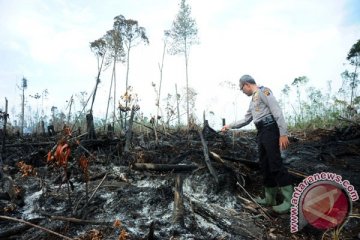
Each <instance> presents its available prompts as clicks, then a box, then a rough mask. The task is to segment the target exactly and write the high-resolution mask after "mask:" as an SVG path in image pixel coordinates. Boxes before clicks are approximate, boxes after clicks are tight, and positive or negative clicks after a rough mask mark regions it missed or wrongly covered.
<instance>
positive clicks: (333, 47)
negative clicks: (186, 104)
mask: <svg viewBox="0 0 360 240" xmlns="http://www.w3.org/2000/svg"><path fill="white" fill-rule="evenodd" d="M179 3H180V0H176V1H175V0H121V1H119V0H104V1H95V0H76V1H70V0H46V1H45V0H42V1H41V0H15V1H8V0H0V39H1V40H0V55H1V58H0V108H1V109H3V110H4V106H5V97H6V98H7V99H8V101H9V113H10V118H11V116H12V115H13V118H12V120H14V119H15V118H16V117H15V115H16V114H18V113H19V112H20V109H21V107H20V102H21V98H20V94H21V91H20V90H19V86H20V85H21V79H22V78H23V77H25V78H26V79H27V80H28V88H27V89H26V91H25V94H26V99H27V105H28V106H32V109H31V111H30V109H29V108H27V110H26V111H27V112H26V113H25V114H33V113H34V111H35V109H39V106H40V105H41V106H42V108H43V109H45V111H46V114H47V115H50V108H51V106H56V107H58V109H60V110H63V111H64V112H65V113H66V112H67V111H68V110H67V109H66V107H67V105H68V104H67V101H68V100H69V99H70V97H71V96H72V95H75V94H79V93H80V92H84V91H85V92H87V93H89V94H90V93H91V92H92V90H93V88H94V86H95V78H96V76H97V62H96V57H95V56H94V54H93V53H92V52H91V50H90V48H89V43H90V42H91V41H94V40H96V39H99V38H100V37H102V36H103V35H104V34H105V33H106V31H108V30H110V29H111V28H112V26H113V19H114V17H115V16H118V15H123V16H124V17H125V18H127V19H134V20H137V21H138V22H139V25H140V26H142V27H144V28H145V29H146V34H147V36H148V38H149V42H150V43H149V45H139V46H137V47H135V48H134V49H133V50H132V53H131V55H130V56H131V60H130V73H129V85H131V86H132V87H133V88H134V92H136V93H137V94H138V96H139V104H140V107H141V111H142V112H143V113H144V115H145V116H148V117H150V116H151V115H154V114H155V113H156V107H155V101H156V95H155V91H154V89H153V87H152V82H154V83H155V84H156V85H157V86H158V85H159V79H160V71H159V63H160V62H161V57H162V51H163V32H164V30H167V29H170V28H171V24H172V22H173V20H174V19H175V17H176V14H177V13H178V11H179ZM187 3H188V4H189V5H190V7H191V13H192V17H193V18H194V19H195V21H196V24H197V27H198V37H199V44H198V45H193V46H192V47H191V50H190V58H189V86H190V87H192V88H193V89H195V91H196V92H197V93H198V95H197V101H196V113H197V119H198V121H199V122H201V121H202V113H203V111H205V113H206V115H207V116H208V117H209V118H211V121H210V124H212V125H214V126H217V127H218V126H219V124H220V123H221V119H222V118H226V119H227V122H232V121H234V120H239V119H240V118H241V117H242V116H243V115H244V114H245V112H246V110H247V107H248V103H249V101H250V99H249V98H248V97H246V96H245V95H243V94H242V93H241V92H240V91H239V89H235V90H232V89H229V88H226V87H224V85H223V84H222V83H224V82H226V81H227V82H231V83H233V84H235V85H236V86H237V85H238V81H239V78H240V77H241V76H242V75H243V74H250V75H252V76H253V77H254V79H255V80H256V81H257V83H258V84H259V85H264V86H267V87H269V88H270V89H272V91H273V93H274V95H275V96H276V97H277V98H280V94H281V90H282V89H283V88H284V86H285V84H288V85H290V84H291V83H292V81H293V80H294V79H295V78H296V77H299V76H307V77H308V78H309V79H310V82H309V85H311V86H315V87H317V88H320V89H325V87H326V86H327V82H328V81H329V80H331V81H332V86H333V87H332V89H333V90H334V91H336V90H337V89H338V88H339V87H341V83H342V79H341V75H340V74H341V73H342V72H343V71H344V70H345V69H346V68H347V67H348V66H347V65H344V64H345V63H346V62H347V61H346V56H347V53H348V51H349V50H350V48H351V47H352V45H353V44H354V43H356V42H357V41H358V40H359V39H360V14H359V12H360V1H358V0H316V1H314V0H302V1H296V0H288V1H283V0H253V1H249V0H223V1H208V0H187ZM110 76H111V71H110V69H109V70H106V71H104V72H103V73H102V74H101V77H100V78H101V83H100V85H99V89H98V93H97V97H96V100H95V104H94V115H95V116H97V117H102V118H103V117H104V116H105V109H106V105H107V97H108V94H109V87H110V79H111V78H110ZM125 76H126V65H125V64H119V65H118V66H117V89H118V96H119V95H120V94H121V93H123V92H124V91H125ZM185 83H186V81H185V60H184V57H183V56H180V55H178V56H171V55H169V54H166V55H165V62H164V70H163V83H162V93H161V94H162V97H161V98H162V99H163V98H164V97H166V95H167V94H173V95H174V94H175V84H177V86H178V89H179V91H181V90H182V89H183V88H184V87H185ZM45 89H47V90H48V92H49V94H48V96H47V99H44V100H43V101H42V102H41V103H40V100H39V101H36V100H34V99H32V98H31V97H29V95H35V94H36V93H39V94H41V93H42V92H43V91H44V90H45ZM293 96H294V98H295V95H293ZM290 97H292V96H290ZM75 100H76V99H75ZM161 106H162V108H163V112H165V109H164V108H165V102H164V101H162V102H161ZM75 110H77V111H79V110H81V109H80V108H79V107H77V109H75ZM210 112H211V114H210Z"/></svg>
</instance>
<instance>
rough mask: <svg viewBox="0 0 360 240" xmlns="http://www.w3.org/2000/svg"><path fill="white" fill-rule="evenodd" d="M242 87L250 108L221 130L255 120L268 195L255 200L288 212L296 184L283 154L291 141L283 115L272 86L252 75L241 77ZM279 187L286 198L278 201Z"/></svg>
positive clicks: (277, 210)
mask: <svg viewBox="0 0 360 240" xmlns="http://www.w3.org/2000/svg"><path fill="white" fill-rule="evenodd" d="M240 90H241V91H243V93H244V94H246V95H247V96H249V97H250V96H251V97H252V100H251V102H250V105H249V109H248V111H247V113H246V114H245V118H244V119H243V120H240V121H238V122H234V123H232V124H229V125H225V126H224V127H223V128H222V131H227V130H229V129H235V128H241V127H243V126H245V125H248V124H249V123H250V122H251V121H254V123H255V126H256V128H257V130H258V133H257V141H258V150H259V158H260V165H261V169H262V172H263V177H264V187H265V198H257V199H255V200H256V202H258V203H259V204H262V205H265V206H272V209H273V210H274V211H275V212H277V213H280V214H281V213H287V212H289V210H290V207H291V197H292V193H293V186H292V184H291V178H290V175H289V173H288V171H287V169H286V168H285V167H284V166H283V163H282V159H281V154H280V149H282V150H283V149H286V148H287V147H288V145H289V139H288V137H287V126H286V123H285V119H284V116H283V114H282V111H281V109H280V106H279V104H278V102H277V100H276V99H275V97H274V95H273V93H272V92H271V91H270V89H269V88H266V87H262V86H261V87H259V86H257V85H256V82H255V80H254V79H253V78H252V77H251V76H250V75H244V76H242V77H241V78H240ZM278 190H280V193H281V194H282V195H283V199H284V201H283V202H282V203H281V204H279V205H276V194H277V192H278Z"/></svg>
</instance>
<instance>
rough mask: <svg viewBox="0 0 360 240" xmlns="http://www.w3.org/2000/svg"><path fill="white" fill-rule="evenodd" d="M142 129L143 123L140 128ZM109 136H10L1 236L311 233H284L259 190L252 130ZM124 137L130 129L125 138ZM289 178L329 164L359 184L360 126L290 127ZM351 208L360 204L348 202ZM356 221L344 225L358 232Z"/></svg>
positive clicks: (1, 189) (0, 197) (284, 220)
mask: <svg viewBox="0 0 360 240" xmlns="http://www.w3.org/2000/svg"><path fill="white" fill-rule="evenodd" d="M144 129H145V130H144ZM144 129H143V131H134V132H133V133H132V135H128V134H125V135H124V136H119V137H116V136H115V135H114V134H106V135H105V134H104V135H101V136H98V138H97V139H87V138H86V135H83V136H82V135H78V136H76V135H75V134H74V133H73V134H71V133H70V131H68V129H66V128H64V130H63V131H62V132H61V133H58V134H57V135H56V136H51V137H49V136H28V137H26V138H19V137H15V136H9V137H8V138H7V139H6V142H5V145H3V148H2V155H1V159H2V168H1V184H0V226H1V227H0V229H1V230H0V239H81V240H85V239H86V240H87V239H123V240H124V239H204V240H205V239H263V238H265V239H267V238H268V239H281V238H290V237H291V238H292V239H319V237H321V236H322V233H321V232H319V231H317V230H315V229H311V228H307V229H304V230H302V231H300V232H298V233H296V234H290V233H289V227H288V226H289V216H288V215H281V216H276V215H275V216H274V215H273V214H272V213H271V212H270V211H269V210H268V209H265V208H261V207H259V206H258V205H256V204H255V203H254V202H253V201H252V198H253V197H254V196H257V195H259V194H260V193H261V192H262V185H261V181H262V180H261V174H260V171H259V166H258V160H257V144H256V133H255V132H253V131H241V132H228V133H226V134H224V133H219V132H216V131H215V130H213V129H212V128H211V127H209V126H208V125H207V124H204V127H202V128H199V127H193V128H191V129H190V130H186V131H185V130H177V131H175V130H173V131H170V130H167V131H166V132H165V131H164V129H163V130H160V131H156V133H155V132H154V129H153V128H152V127H149V126H148V127H146V128H144ZM129 137H130V138H129ZM290 140H291V146H290V148H289V149H288V150H287V151H286V152H284V153H283V157H284V161H285V163H286V165H287V166H288V168H289V171H290V173H291V174H292V176H293V177H294V183H295V184H296V183H297V182H300V181H302V179H303V178H304V177H306V176H307V175H309V174H313V173H314V172H321V171H327V172H335V173H338V174H341V175H342V176H343V177H344V178H345V179H348V180H349V181H350V182H351V183H352V184H353V185H354V186H355V188H356V189H360V177H359V176H360V174H359V171H360V150H359V149H360V125H359V124H358V123H356V122H355V123H350V124H348V125H347V126H346V127H342V128H334V129H331V130H326V129H315V130H312V131H301V132H294V133H293V134H292V137H291V138H290ZM353 212H355V213H356V212H357V213H358V212H359V205H357V204H356V203H355V204H354V206H353ZM356 231H357V232H359V231H360V230H359V221H357V220H356V219H354V220H351V221H349V222H348V224H347V225H346V226H345V227H344V230H343V234H346V235H345V236H349V237H352V236H356V234H357V232H356Z"/></svg>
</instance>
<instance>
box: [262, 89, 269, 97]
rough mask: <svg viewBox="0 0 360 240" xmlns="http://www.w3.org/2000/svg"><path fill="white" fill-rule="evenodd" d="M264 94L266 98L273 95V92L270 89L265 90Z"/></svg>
mask: <svg viewBox="0 0 360 240" xmlns="http://www.w3.org/2000/svg"><path fill="white" fill-rule="evenodd" d="M262 92H263V93H264V94H265V96H269V95H270V94H271V91H270V89H268V88H264V89H263V90H262Z"/></svg>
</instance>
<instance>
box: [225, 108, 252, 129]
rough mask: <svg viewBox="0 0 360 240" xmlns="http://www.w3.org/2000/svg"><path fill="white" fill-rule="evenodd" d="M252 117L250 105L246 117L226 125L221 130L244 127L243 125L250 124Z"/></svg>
mask: <svg viewBox="0 0 360 240" xmlns="http://www.w3.org/2000/svg"><path fill="white" fill-rule="evenodd" d="M252 119H253V118H252V114H251V108H250V107H249V109H248V110H247V112H246V114H245V117H244V118H243V119H242V120H240V121H237V122H233V123H230V124H228V125H225V126H224V127H223V128H222V129H221V131H226V130H229V129H234V128H242V127H243V126H246V125H248V124H249V123H250V122H251V121H252Z"/></svg>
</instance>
